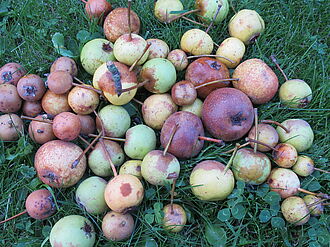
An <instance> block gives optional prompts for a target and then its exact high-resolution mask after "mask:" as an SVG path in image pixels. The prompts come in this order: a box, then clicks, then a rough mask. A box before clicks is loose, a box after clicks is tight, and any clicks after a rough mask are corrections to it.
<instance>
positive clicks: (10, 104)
mask: <svg viewBox="0 0 330 247" xmlns="http://www.w3.org/2000/svg"><path fill="white" fill-rule="evenodd" d="M21 105H22V99H21V98H20V97H19V94H18V92H17V88H16V87H15V86H14V85H12V84H8V83H5V84H0V112H3V113H10V112H17V111H19V109H21Z"/></svg>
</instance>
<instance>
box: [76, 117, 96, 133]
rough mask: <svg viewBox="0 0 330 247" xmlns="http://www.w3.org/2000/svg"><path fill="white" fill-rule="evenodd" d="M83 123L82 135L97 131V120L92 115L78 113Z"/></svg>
mask: <svg viewBox="0 0 330 247" xmlns="http://www.w3.org/2000/svg"><path fill="white" fill-rule="evenodd" d="M78 117H79V120H80V124H81V130H80V134H81V135H89V134H93V133H94V132H95V129H96V128H95V120H94V119H93V118H92V117H91V116H90V115H78Z"/></svg>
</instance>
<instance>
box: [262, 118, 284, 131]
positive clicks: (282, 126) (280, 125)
mask: <svg viewBox="0 0 330 247" xmlns="http://www.w3.org/2000/svg"><path fill="white" fill-rule="evenodd" d="M260 122H261V123H265V124H275V125H277V126H279V127H281V128H282V129H283V130H284V131H285V132H286V133H290V130H288V129H287V128H286V127H284V125H283V124H280V123H279V122H276V121H273V120H261V121H260Z"/></svg>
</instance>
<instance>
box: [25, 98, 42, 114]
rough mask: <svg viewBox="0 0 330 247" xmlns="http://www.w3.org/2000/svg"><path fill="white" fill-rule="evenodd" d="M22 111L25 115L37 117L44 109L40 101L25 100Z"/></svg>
mask: <svg viewBox="0 0 330 247" xmlns="http://www.w3.org/2000/svg"><path fill="white" fill-rule="evenodd" d="M22 111H23V114H24V115H25V116H28V117H35V116H37V115H39V114H40V113H41V112H42V111H43V109H42V107H41V102H40V101H24V102H23V106H22Z"/></svg>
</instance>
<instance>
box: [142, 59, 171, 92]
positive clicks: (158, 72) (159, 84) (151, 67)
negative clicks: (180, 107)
mask: <svg viewBox="0 0 330 247" xmlns="http://www.w3.org/2000/svg"><path fill="white" fill-rule="evenodd" d="M140 77H141V79H142V80H148V83H146V84H145V85H144V87H145V88H146V89H147V90H148V91H149V92H152V93H166V92H167V91H169V90H170V89H171V87H172V86H173V84H174V83H175V81H176V70H175V67H174V65H173V64H172V63H171V62H170V61H168V60H167V59H165V58H154V59H151V60H149V61H147V62H146V63H145V64H144V65H143V67H142V70H141V72H140Z"/></svg>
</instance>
